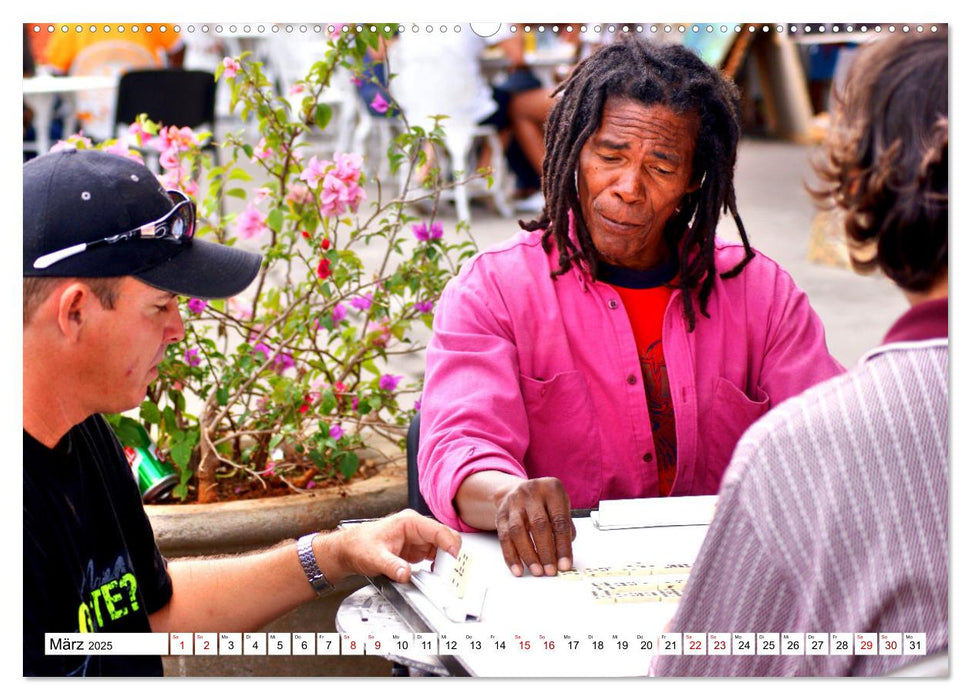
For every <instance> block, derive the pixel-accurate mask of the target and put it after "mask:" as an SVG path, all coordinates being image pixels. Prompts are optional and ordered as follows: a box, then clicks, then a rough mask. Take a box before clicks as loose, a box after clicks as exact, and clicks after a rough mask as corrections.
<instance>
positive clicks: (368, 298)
mask: <svg viewBox="0 0 971 700" xmlns="http://www.w3.org/2000/svg"><path fill="white" fill-rule="evenodd" d="M350 303H351V306H353V307H354V308H355V309H358V310H360V311H367V310H368V309H370V308H371V304H372V303H374V295H373V294H371V293H370V292H368V293H366V294H364V295H363V296H359V297H355V298H353V299H351V302H350Z"/></svg>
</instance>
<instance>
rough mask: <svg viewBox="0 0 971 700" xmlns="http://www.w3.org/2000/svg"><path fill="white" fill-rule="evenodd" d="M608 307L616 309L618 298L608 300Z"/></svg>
mask: <svg viewBox="0 0 971 700" xmlns="http://www.w3.org/2000/svg"><path fill="white" fill-rule="evenodd" d="M607 308H608V309H616V308H617V300H616V299H611V300H610V301H608V302H607Z"/></svg>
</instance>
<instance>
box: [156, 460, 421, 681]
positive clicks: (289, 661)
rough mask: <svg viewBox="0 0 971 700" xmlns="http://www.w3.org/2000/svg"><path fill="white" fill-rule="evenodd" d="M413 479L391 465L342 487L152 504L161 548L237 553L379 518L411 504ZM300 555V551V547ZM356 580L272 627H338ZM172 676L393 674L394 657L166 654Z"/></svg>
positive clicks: (177, 553)
mask: <svg viewBox="0 0 971 700" xmlns="http://www.w3.org/2000/svg"><path fill="white" fill-rule="evenodd" d="M407 504H408V481H407V477H406V475H405V473H404V470H403V469H389V470H385V471H384V472H382V473H381V474H378V475H376V476H373V477H371V478H369V479H366V480H364V481H360V482H355V483H351V484H349V485H348V486H346V487H344V488H343V489H338V488H330V489H321V490H319V491H316V492H314V493H313V494H295V495H293V496H281V497H277V498H264V499H253V500H246V501H237V502H235V503H215V504H210V505H185V506H146V508H145V510H146V511H147V512H148V517H149V519H150V520H151V522H152V528H153V529H154V530H155V538H156V540H157V542H158V544H159V549H161V551H162V554H164V555H165V556H166V557H169V558H176V557H185V556H200V555H214V554H230V553H238V552H244V551H247V550H252V549H258V548H264V547H269V546H272V545H274V544H276V543H278V542H280V541H282V540H287V539H294V538H296V537H299V536H300V535H302V534H305V533H307V532H313V531H315V530H332V529H334V528H336V527H337V525H338V523H339V522H340V521H341V520H349V519H353V518H377V517H380V516H382V515H387V514H389V513H393V512H395V511H398V510H401V509H402V508H405V507H406V506H407ZM294 556H296V550H294ZM366 583H367V581H366V579H364V578H352V579H349V580H347V581H345V582H343V583H342V584H341V585H339V586H338V587H337V590H335V591H334V592H333V593H331V594H330V595H327V596H323V597H321V598H318V599H317V600H315V601H312V602H310V603H307V604H306V605H303V606H301V607H299V608H297V609H296V610H293V611H292V612H290V613H288V614H287V615H285V616H283V617H281V618H280V619H278V620H275V621H273V622H272V623H270V624H269V625H267V627H266V628H265V629H264V630H263V631H265V632H334V631H336V627H335V624H334V620H335V618H336V616H337V609H338V608H339V607H340V604H341V602H342V601H343V600H344V598H346V597H347V596H348V595H350V594H351V593H353V592H354V591H355V590H357V589H358V588H360V587H361V586H362V585H364V584H366ZM163 666H164V669H165V675H167V676H189V677H212V676H262V677H291V676H342V677H361V676H375V677H388V676H390V675H391V663H390V662H389V661H387V660H386V659H383V658H380V657H373V656H368V657H365V656H312V657H306V656H167V657H164V658H163Z"/></svg>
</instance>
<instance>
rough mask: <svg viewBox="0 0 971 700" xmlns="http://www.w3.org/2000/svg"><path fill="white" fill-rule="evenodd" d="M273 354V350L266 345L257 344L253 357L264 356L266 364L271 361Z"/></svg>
mask: <svg viewBox="0 0 971 700" xmlns="http://www.w3.org/2000/svg"><path fill="white" fill-rule="evenodd" d="M271 354H273V350H272V349H271V348H270V346H269V345H267V344H266V343H257V344H256V345H254V346H253V356H254V357H255V356H256V355H263V361H264V362H266V361H267V360H268V359H270V355H271Z"/></svg>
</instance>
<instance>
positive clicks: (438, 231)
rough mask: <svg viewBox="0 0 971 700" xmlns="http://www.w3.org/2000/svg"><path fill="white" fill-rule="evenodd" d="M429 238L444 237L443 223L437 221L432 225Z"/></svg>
mask: <svg viewBox="0 0 971 700" xmlns="http://www.w3.org/2000/svg"><path fill="white" fill-rule="evenodd" d="M428 237H429V238H441V237H442V222H441V221H436V222H435V223H433V224H432V227H431V229H429V231H428Z"/></svg>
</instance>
